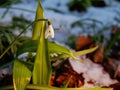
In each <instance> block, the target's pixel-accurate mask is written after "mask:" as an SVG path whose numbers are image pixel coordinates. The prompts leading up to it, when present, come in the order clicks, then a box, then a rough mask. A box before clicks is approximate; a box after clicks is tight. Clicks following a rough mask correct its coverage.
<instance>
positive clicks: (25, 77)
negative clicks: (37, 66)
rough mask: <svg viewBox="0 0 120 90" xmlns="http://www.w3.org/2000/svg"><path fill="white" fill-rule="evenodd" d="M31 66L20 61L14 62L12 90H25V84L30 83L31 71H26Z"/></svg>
mask: <svg viewBox="0 0 120 90" xmlns="http://www.w3.org/2000/svg"><path fill="white" fill-rule="evenodd" d="M27 66H28V67H29V66H31V64H29V63H27V62H23V61H20V60H17V59H16V60H14V68H13V84H14V90H25V88H26V86H27V84H28V83H29V82H30V79H31V75H32V72H31V71H32V70H30V69H31V68H30V69H28V67H27Z"/></svg>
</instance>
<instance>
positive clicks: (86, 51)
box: [73, 46, 98, 56]
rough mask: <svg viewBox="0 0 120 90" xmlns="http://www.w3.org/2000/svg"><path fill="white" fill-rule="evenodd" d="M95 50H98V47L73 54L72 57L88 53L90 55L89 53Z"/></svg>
mask: <svg viewBox="0 0 120 90" xmlns="http://www.w3.org/2000/svg"><path fill="white" fill-rule="evenodd" d="M97 48H98V46H96V47H94V48H90V49H86V50H82V51H77V52H73V55H74V56H81V55H85V54H88V53H91V52H93V51H95V50H96V49H97Z"/></svg>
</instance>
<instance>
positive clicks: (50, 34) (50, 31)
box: [45, 25, 54, 39]
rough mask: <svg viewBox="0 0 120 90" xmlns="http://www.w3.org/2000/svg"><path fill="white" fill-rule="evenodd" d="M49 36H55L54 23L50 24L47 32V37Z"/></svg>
mask: <svg viewBox="0 0 120 90" xmlns="http://www.w3.org/2000/svg"><path fill="white" fill-rule="evenodd" d="M48 36H51V38H54V30H53V27H52V25H48V28H47V30H46V32H45V39H47V38H48Z"/></svg>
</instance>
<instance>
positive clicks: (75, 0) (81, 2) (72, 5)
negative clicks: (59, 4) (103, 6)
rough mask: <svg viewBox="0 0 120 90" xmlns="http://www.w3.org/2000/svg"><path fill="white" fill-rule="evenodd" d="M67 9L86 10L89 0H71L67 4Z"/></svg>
mask: <svg viewBox="0 0 120 90" xmlns="http://www.w3.org/2000/svg"><path fill="white" fill-rule="evenodd" d="M67 5H68V8H69V10H71V11H73V10H77V11H86V10H87V8H88V7H89V6H91V1H90V0H72V1H71V2H69V3H68V4H67Z"/></svg>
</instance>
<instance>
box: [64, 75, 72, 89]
mask: <svg viewBox="0 0 120 90" xmlns="http://www.w3.org/2000/svg"><path fill="white" fill-rule="evenodd" d="M71 78H72V76H70V77H69V78H68V79H67V80H66V82H65V83H64V86H63V88H67V87H68V84H69V82H70V80H71Z"/></svg>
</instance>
